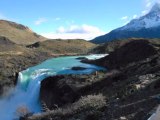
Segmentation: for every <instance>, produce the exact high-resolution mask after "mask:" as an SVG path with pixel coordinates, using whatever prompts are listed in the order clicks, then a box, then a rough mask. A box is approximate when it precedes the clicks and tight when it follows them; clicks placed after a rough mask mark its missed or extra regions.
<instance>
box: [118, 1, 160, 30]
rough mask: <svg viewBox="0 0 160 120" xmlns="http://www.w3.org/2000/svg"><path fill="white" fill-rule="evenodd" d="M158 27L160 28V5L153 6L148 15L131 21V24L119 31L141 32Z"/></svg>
mask: <svg viewBox="0 0 160 120" xmlns="http://www.w3.org/2000/svg"><path fill="white" fill-rule="evenodd" d="M158 26H160V3H156V4H155V5H153V7H152V8H151V10H150V11H149V13H148V14H146V15H144V16H142V17H140V18H138V19H133V20H131V22H129V23H128V24H127V25H125V26H123V27H121V28H119V30H139V29H143V28H152V27H158Z"/></svg>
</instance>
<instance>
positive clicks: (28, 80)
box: [0, 56, 103, 120]
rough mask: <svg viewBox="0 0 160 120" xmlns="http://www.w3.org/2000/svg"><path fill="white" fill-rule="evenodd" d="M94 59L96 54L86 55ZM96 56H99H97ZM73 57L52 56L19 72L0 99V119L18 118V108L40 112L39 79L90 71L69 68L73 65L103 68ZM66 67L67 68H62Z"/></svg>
mask: <svg viewBox="0 0 160 120" xmlns="http://www.w3.org/2000/svg"><path fill="white" fill-rule="evenodd" d="M88 57H89V58H91V59H93V58H94V59H95V58H96V56H88ZM97 57H98V58H99V57H100V56H97ZM75 58H76V56H74V57H60V58H54V59H50V60H47V61H44V62H43V63H41V64H39V65H37V66H34V67H31V68H28V69H27V70H24V71H21V72H19V76H18V83H17V86H16V87H15V88H14V89H11V92H10V94H9V95H8V96H6V97H3V98H2V99H0V120H13V119H15V118H18V115H17V112H16V111H18V112H19V110H21V109H19V108H22V110H25V109H26V110H28V111H29V112H32V113H37V112H40V110H41V106H40V102H39V91H40V83H41V81H42V80H43V79H44V78H46V77H48V76H51V75H56V74H82V73H83V74H87V73H90V72H92V71H91V70H90V69H88V70H83V71H79V72H77V71H72V70H70V68H71V67H73V66H83V67H86V68H94V70H96V69H97V70H100V69H103V68H101V67H98V66H97V67H96V66H93V65H88V64H84V63H81V62H80V61H79V60H77V59H75ZM64 68H67V69H64Z"/></svg>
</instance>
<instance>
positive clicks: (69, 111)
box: [28, 94, 106, 120]
mask: <svg viewBox="0 0 160 120" xmlns="http://www.w3.org/2000/svg"><path fill="white" fill-rule="evenodd" d="M105 105H106V100H105V97H104V96H103V95H102V94H99V95H88V96H85V97H81V98H80V99H79V100H78V101H77V102H75V103H73V104H71V105H68V106H67V107H65V108H58V109H56V110H52V111H49V112H45V113H39V114H35V115H33V116H30V117H29V118H28V120H40V119H42V118H49V117H57V116H60V117H62V116H69V115H74V114H77V113H79V112H82V111H86V110H97V109H100V108H102V107H104V106H105Z"/></svg>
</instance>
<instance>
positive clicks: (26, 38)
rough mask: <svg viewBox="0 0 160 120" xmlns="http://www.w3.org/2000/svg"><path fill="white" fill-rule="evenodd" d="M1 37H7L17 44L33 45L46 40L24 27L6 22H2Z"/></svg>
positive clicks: (0, 24)
mask: <svg viewBox="0 0 160 120" xmlns="http://www.w3.org/2000/svg"><path fill="white" fill-rule="evenodd" d="M0 36H5V37H7V38H9V39H10V40H11V41H12V42H14V43H17V44H32V43H34V42H37V41H43V40H45V39H46V38H44V37H43V36H40V35H38V34H36V33H35V32H33V31H32V30H31V29H29V28H28V27H26V26H24V25H21V24H18V23H15V22H11V21H6V20H0Z"/></svg>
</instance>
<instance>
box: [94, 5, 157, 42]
mask: <svg viewBox="0 0 160 120" xmlns="http://www.w3.org/2000/svg"><path fill="white" fill-rule="evenodd" d="M132 37H135V38H160V3H156V4H155V5H154V6H153V7H152V8H151V10H150V11H149V13H147V14H146V15H144V16H141V17H139V18H137V19H133V20H131V22H129V23H128V24H127V25H125V26H123V27H120V28H117V29H115V30H112V31H111V32H109V33H107V34H105V35H102V36H99V37H96V38H95V39H93V40H91V42H93V43H105V42H108V41H112V40H117V39H127V38H132Z"/></svg>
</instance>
